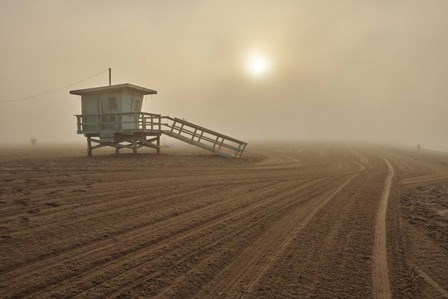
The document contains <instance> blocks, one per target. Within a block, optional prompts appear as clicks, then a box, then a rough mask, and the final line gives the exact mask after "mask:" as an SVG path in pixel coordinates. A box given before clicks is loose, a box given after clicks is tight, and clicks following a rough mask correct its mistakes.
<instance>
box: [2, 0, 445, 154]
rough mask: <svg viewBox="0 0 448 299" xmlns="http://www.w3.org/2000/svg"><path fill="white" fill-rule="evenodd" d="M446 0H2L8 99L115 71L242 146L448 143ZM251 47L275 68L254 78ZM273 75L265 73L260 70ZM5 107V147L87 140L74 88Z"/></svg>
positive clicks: (171, 111)
mask: <svg viewBox="0 0 448 299" xmlns="http://www.w3.org/2000/svg"><path fill="white" fill-rule="evenodd" d="M447 12H448V1H446V0H425V1H423V0H421V1H417V0H416V1H411V0H396V1H390V0H375V1H372V0H351V1H349V0H338V1H328V0H321V1H319V0H309V1H300V0H291V1H281V0H280V1H259V0H256V1H255V0H254V1H212V0H210V1H204V0H203V1H124V0H123V1H118V0H113V1H111V0H107V1H74V0H73V1H70V0H68V1H56V0H55V1H45V0H41V1H34V0H33V1H21V0H17V1H12V0H0V76H1V77H0V101H5V100H10V99H15V98H22V97H27V96H31V95H35V94H40V93H43V92H46V91H49V90H53V89H57V88H60V87H63V86H66V85H68V84H71V83H73V82H76V81H79V80H81V79H85V78H87V77H89V76H91V75H92V74H95V73H98V72H100V71H101V70H105V69H106V68H108V67H111V68H112V83H113V84H117V83H132V84H135V85H139V86H143V87H147V88H151V89H155V90H157V91H158V93H159V94H158V95H156V96H153V97H152V98H150V97H146V100H145V104H144V110H145V111H147V112H154V113H160V114H163V115H170V116H176V117H179V118H186V119H187V120H189V121H191V122H194V123H197V124H199V125H203V126H205V127H208V128H211V129H215V130H218V131H220V132H222V133H224V134H227V135H230V136H234V137H236V138H238V139H241V140H246V141H249V142H251V141H258V140H344V141H346V140H354V141H370V142H381V143H393V144H409V145H415V144H417V143H420V144H422V145H426V146H430V147H435V148H443V149H448V133H447V129H448V17H447ZM251 53H261V54H262V55H264V57H265V58H266V60H267V62H268V63H269V68H268V69H267V70H266V73H265V74H263V75H260V76H258V77H255V76H251V75H250V74H249V73H248V71H247V66H246V62H247V59H248V56H250V55H252V54H251ZM263 67H264V66H263ZM107 84H108V77H107V72H103V73H102V74H101V75H99V76H96V77H94V78H92V79H90V80H87V81H85V82H82V83H79V84H77V85H74V86H72V87H69V88H66V89H64V90H60V91H57V92H55V93H52V94H49V95H45V96H42V97H37V98H33V99H30V100H25V101H17V102H10V103H3V104H0V144H1V145H5V144H10V143H29V139H30V138H31V137H36V138H37V139H38V143H40V144H42V143H67V142H84V137H83V136H82V135H81V136H79V135H77V134H76V125H75V124H76V122H75V117H73V115H74V114H78V113H80V110H81V105H80V99H79V98H78V97H77V96H74V95H70V94H69V93H68V92H69V90H70V89H79V88H88V87H95V86H102V85H107Z"/></svg>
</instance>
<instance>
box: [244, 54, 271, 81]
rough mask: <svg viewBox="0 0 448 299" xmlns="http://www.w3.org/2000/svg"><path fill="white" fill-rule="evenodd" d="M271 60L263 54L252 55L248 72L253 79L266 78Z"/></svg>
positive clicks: (249, 59)
mask: <svg viewBox="0 0 448 299" xmlns="http://www.w3.org/2000/svg"><path fill="white" fill-rule="evenodd" d="M269 67H270V64H269V60H268V59H267V58H266V57H265V56H263V55H261V54H255V53H254V54H251V55H249V57H248V60H247V70H248V72H249V74H250V75H252V76H253V77H262V76H265V75H266V74H267V73H268V71H269Z"/></svg>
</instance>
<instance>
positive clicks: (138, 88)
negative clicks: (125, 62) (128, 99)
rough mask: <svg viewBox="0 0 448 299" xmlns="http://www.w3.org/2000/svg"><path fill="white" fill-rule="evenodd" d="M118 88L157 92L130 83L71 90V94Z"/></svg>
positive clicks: (142, 92)
mask: <svg viewBox="0 0 448 299" xmlns="http://www.w3.org/2000/svg"><path fill="white" fill-rule="evenodd" d="M117 89H129V90H132V91H136V92H138V93H140V94H143V95H145V94H157V91H156V90H152V89H148V88H144V87H140V86H137V85H133V84H129V83H124V84H116V85H108V86H100V87H93V88H85V89H77V90H70V94H75V95H84V94H94V93H99V92H102V91H109V90H117Z"/></svg>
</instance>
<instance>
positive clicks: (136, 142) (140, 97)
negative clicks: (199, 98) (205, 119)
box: [70, 73, 247, 158]
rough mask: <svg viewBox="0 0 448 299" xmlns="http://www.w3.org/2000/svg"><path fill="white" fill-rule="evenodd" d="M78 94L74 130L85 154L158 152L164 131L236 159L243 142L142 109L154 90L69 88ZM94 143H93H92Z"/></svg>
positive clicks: (244, 144) (119, 85)
mask: <svg viewBox="0 0 448 299" xmlns="http://www.w3.org/2000/svg"><path fill="white" fill-rule="evenodd" d="M70 94H74V95H79V96H81V111H82V114H79V115H75V116H76V119H77V132H78V134H84V136H86V137H87V154H88V155H89V156H91V155H92V151H93V150H94V149H96V148H100V147H105V146H110V147H113V148H115V153H116V154H119V152H120V149H130V150H132V151H133V152H134V153H137V150H138V149H139V148H142V147H149V148H153V149H155V150H156V152H157V153H159V152H160V136H161V135H162V134H165V135H167V136H170V137H172V138H176V139H178V140H181V141H183V142H186V143H189V144H191V145H194V146H197V147H200V148H203V149H205V150H208V151H211V152H213V153H216V154H218V155H221V156H224V157H227V158H239V157H241V155H242V154H243V152H244V150H245V148H246V146H247V143H246V142H243V141H240V140H238V139H235V138H232V137H229V136H226V135H223V134H221V133H218V132H215V131H212V130H209V129H206V128H204V127H201V126H198V125H195V124H193V123H190V122H187V121H185V120H182V119H179V118H172V117H169V116H161V115H160V114H154V113H147V112H142V111H141V110H142V103H143V101H144V96H145V95H152V94H157V91H155V90H152V89H148V88H144V87H140V86H136V85H132V84H129V83H125V84H118V85H111V84H110V73H109V86H101V87H94V88H87V89H79V90H72V91H70ZM92 143H93V144H95V145H92Z"/></svg>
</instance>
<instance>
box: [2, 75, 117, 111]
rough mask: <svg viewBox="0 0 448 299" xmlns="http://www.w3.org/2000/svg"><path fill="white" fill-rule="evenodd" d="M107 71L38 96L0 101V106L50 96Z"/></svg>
mask: <svg viewBox="0 0 448 299" xmlns="http://www.w3.org/2000/svg"><path fill="white" fill-rule="evenodd" d="M107 70H108V69H104V70H102V71H101V72H99V73H96V74H95V75H92V76H89V77H87V78H84V79H82V80H79V81H76V82H74V83H71V84H68V85H65V86H63V87H59V88H56V89H53V90H50V91H46V92H43V93H40V94H36V95H32V96H28V97H23V98H17V99H10V100H5V101H0V104H3V103H10V102H18V101H24V100H29V99H32V98H37V97H40V96H43V95H47V94H51V93H54V92H57V91H60V90H63V89H66V88H68V87H71V86H73V85H76V84H78V83H81V82H84V81H87V80H89V79H92V78H93V77H96V76H98V75H100V74H102V73H104V72H105V71H107Z"/></svg>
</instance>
